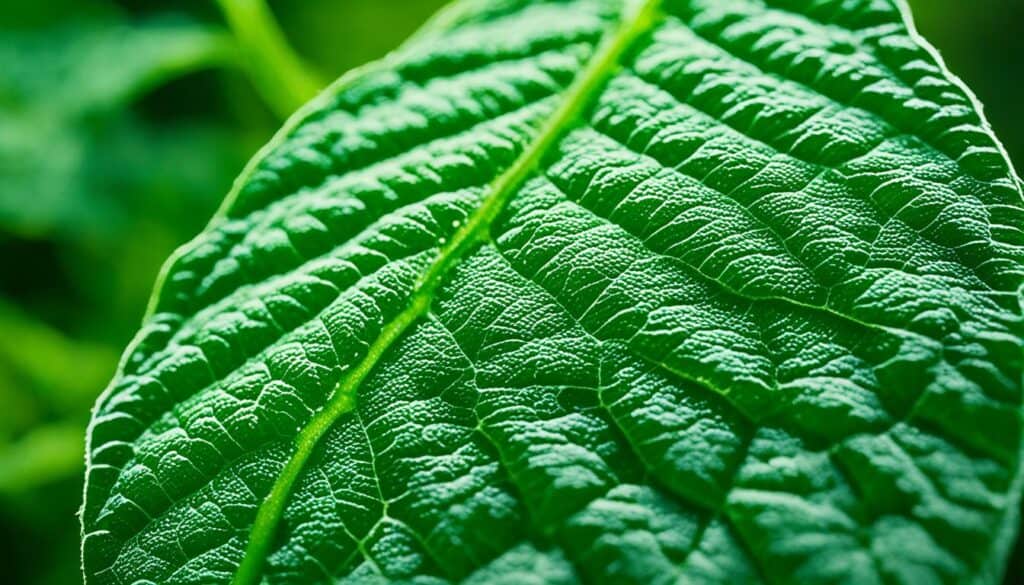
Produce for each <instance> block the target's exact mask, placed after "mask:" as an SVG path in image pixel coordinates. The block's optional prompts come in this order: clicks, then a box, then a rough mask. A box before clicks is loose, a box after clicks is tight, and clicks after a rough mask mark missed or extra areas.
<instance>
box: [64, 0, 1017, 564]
mask: <svg viewBox="0 0 1024 585" xmlns="http://www.w3.org/2000/svg"><path fill="white" fill-rule="evenodd" d="M905 18H906V14H905V13H904V11H903V8H902V5H901V4H899V3H897V2H894V1H889V0H665V1H664V2H663V3H659V2H656V1H648V2H646V3H644V4H642V5H641V4H638V3H627V4H626V5H625V6H623V5H621V4H620V3H619V2H617V1H614V0H609V1H602V0H567V1H550V2H542V1H534V2H525V1H521V0H508V1H502V2H488V3H480V2H475V3H474V2H468V3H463V4H460V5H456V7H455V8H454V9H452V10H451V11H449V12H446V13H445V15H444V17H442V18H440V19H438V20H437V21H436V22H435V23H434V24H432V25H430V26H429V27H428V28H427V29H426V31H425V32H424V33H422V34H420V35H419V36H418V37H416V39H415V40H414V41H413V42H412V43H411V44H409V45H407V47H406V48H405V49H403V50H401V51H399V52H398V53H396V54H395V55H393V56H391V57H389V58H388V59H387V60H385V61H384V62H382V63H380V64H378V65H375V66H371V67H370V68H367V69H364V70H362V71H359V72H356V73H354V74H352V75H350V76H348V77H346V78H343V79H342V80H341V81H340V82H339V83H338V84H336V85H335V86H334V87H333V88H332V89H331V90H329V91H328V92H327V93H326V94H325V95H323V96H322V97H321V98H319V99H318V100H316V101H315V102H314V103H313V104H312V105H311V106H310V107H309V108H307V109H306V110H305V112H304V113H303V114H301V115H300V116H299V117H298V118H296V119H295V120H293V122H292V123H290V124H289V126H288V127H287V128H286V129H285V130H284V131H282V133H281V134H280V135H279V137H278V138H277V139H275V141H274V142H273V143H272V144H271V145H270V146H269V147H268V148H267V149H266V150H265V151H264V152H263V153H262V154H261V155H260V156H259V157H257V159H256V160H255V161H254V162H253V163H252V164H251V165H250V167H249V168H248V169H247V171H246V172H245V173H244V174H243V175H242V177H241V178H240V179H239V181H238V183H237V184H236V188H235V190H234V192H233V193H232V195H231V196H230V197H229V199H228V202H227V203H226V204H225V206H224V208H223V211H222V213H221V214H219V215H218V216H217V217H216V218H215V220H214V221H213V223H212V224H211V226H210V227H209V229H208V230H207V231H205V232H204V233H203V234H202V235H200V236H199V237H198V238H197V239H196V240H195V241H194V242H192V243H191V244H190V245H188V246H186V247H185V248H184V249H183V250H182V251H181V252H180V253H179V254H178V255H176V256H175V257H174V258H173V259H172V261H171V262H170V263H169V264H168V267H167V269H166V271H165V275H164V278H163V279H162V283H161V285H160V287H159V291H158V293H157V295H156V297H155V300H154V304H153V307H152V311H151V314H150V316H149V317H148V319H147V321H146V324H145V326H144V328H143V331H142V332H141V333H140V335H139V337H138V338H137V340H136V341H135V342H134V343H133V344H132V346H131V348H130V349H129V351H128V352H127V354H126V356H125V358H124V361H123V364H122V367H121V371H120V373H119V374H118V376H117V377H116V379H115V380H114V382H113V383H112V385H111V387H110V388H109V389H108V391H107V392H106V393H105V394H104V395H103V396H102V397H101V399H100V400H99V403H98V405H97V407H96V411H95V413H94V418H93V422H92V425H91V429H90V436H89V447H88V472H87V487H86V493H85V504H84V507H83V512H82V520H83V525H84V542H83V557H84V558H83V562H84V568H85V573H86V576H87V579H88V582H89V583H215V582H228V581H231V580H234V581H235V582H236V583H275V584H276V583H346V584H347V583H378V582H388V581H413V582H417V583H446V582H465V583H496V582H507V583H545V584H555V583H559V584H561V583H578V582H602V583H604V582H607V583H638V584H640V583H644V584H646V583H666V582H679V583H761V582H770V583H774V582H780V583H837V582H850V583H942V582H970V581H975V582H996V581H998V579H999V578H1000V575H1001V572H1002V569H1003V566H1004V564H1005V556H1006V550H1007V548H1008V546H1009V543H1010V541H1011V540H1012V537H1013V535H1014V533H1015V531H1016V523H1017V518H1016V511H1015V510H1016V509H1017V504H1018V495H1019V491H1020V473H1019V469H1020V455H1021V371H1022V351H1021V345H1022V341H1021V333H1022V330H1021V304H1020V292H1019V291H1020V286H1021V284H1022V273H1024V266H1022V263H1021V260H1022V255H1024V234H1022V232H1021V229H1020V226H1022V225H1024V212H1022V197H1021V191H1020V185H1019V183H1018V182H1017V180H1016V179H1015V176H1014V173H1013V170H1012V168H1011V167H1010V164H1009V162H1008V161H1007V160H1006V157H1005V156H1004V154H1003V152H1002V149H1001V147H1000V146H999V145H998V143H997V142H996V140H995V139H994V137H993V136H992V134H991V132H990V130H989V128H988V126H987V124H986V122H985V121H984V120H983V119H982V118H981V115H980V113H979V108H978V106H977V105H976V104H975V103H974V101H973V98H972V97H971V96H970V94H969V93H967V91H966V90H965V89H964V88H963V87H962V86H961V85H960V84H959V82H957V81H956V80H954V79H953V78H952V77H951V76H950V74H949V73H948V72H947V71H946V70H945V69H944V67H943V66H942V64H941V63H940V62H939V61H938V58H937V57H936V56H935V54H934V53H933V52H932V51H931V50H930V49H929V48H928V47H927V46H926V45H925V44H924V42H923V41H922V40H921V39H920V38H918V37H917V36H916V34H915V33H914V32H913V31H912V30H911V29H909V25H908V24H906V22H905Z"/></svg>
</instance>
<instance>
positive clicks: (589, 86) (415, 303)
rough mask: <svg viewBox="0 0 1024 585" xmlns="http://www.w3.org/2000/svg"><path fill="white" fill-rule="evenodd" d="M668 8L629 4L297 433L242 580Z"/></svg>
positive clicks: (656, 3) (261, 515)
mask: <svg viewBox="0 0 1024 585" xmlns="http://www.w3.org/2000/svg"><path fill="white" fill-rule="evenodd" d="M660 5H661V1H660V0H644V1H643V2H642V3H640V4H638V3H635V2H632V3H629V9H628V10H627V11H626V12H625V13H624V15H623V17H622V18H621V19H620V20H619V23H618V24H617V26H615V27H614V28H613V29H612V30H611V31H609V32H608V33H606V34H605V37H604V39H603V40H602V41H601V43H600V45H598V47H597V49H596V50H595V52H594V54H593V56H592V57H591V58H590V60H589V61H588V63H587V65H586V66H585V67H584V68H583V69H582V70H581V71H580V73H579V74H578V75H577V76H576V79H575V80H574V81H573V83H572V85H570V86H569V87H568V88H567V89H566V90H565V92H564V93H563V94H562V99H561V102H560V105H559V106H558V107H557V108H556V109H555V110H554V112H552V114H551V115H550V116H549V117H548V119H547V120H546V121H545V123H544V124H543V125H542V126H541V127H540V128H539V129H538V131H537V135H536V136H535V137H534V139H533V140H532V141H531V142H530V144H528V145H527V147H526V148H525V149H524V150H523V152H522V153H521V154H520V156H519V158H518V159H516V161H515V162H514V163H513V164H512V166H510V167H509V168H508V170H506V171H505V172H504V173H502V174H501V175H500V176H499V177H498V178H497V179H496V180H495V181H494V183H492V184H491V187H490V188H489V189H488V194H487V196H486V197H485V198H484V200H483V203H482V204H481V205H480V207H479V208H477V209H476V211H474V212H473V214H472V215H470V217H469V219H468V220H467V221H466V223H465V224H464V225H463V226H462V227H461V228H459V229H458V230H457V231H456V232H455V233H454V234H453V235H452V238H451V240H450V241H449V242H448V243H447V244H446V245H445V246H444V247H442V248H441V250H440V252H439V254H438V256H437V258H436V259H435V260H434V262H433V263H432V264H431V265H430V267H429V268H428V269H427V270H426V271H425V272H424V274H423V276H422V277H421V278H420V279H419V281H418V282H417V284H416V287H415V288H414V291H413V293H412V295H411V296H410V298H409V301H408V304H407V305H406V307H405V309H403V310H402V312H401V313H399V314H398V315H397V316H396V317H395V318H394V319H393V320H392V321H391V322H389V323H388V324H387V325H385V326H384V328H383V329H382V330H381V333H380V336H379V337H377V339H376V340H375V341H374V342H373V344H372V345H370V348H369V350H368V351H367V353H366V356H365V357H364V358H363V359H362V361H360V362H359V363H358V364H357V365H356V366H355V367H354V368H353V369H352V370H350V371H349V372H348V373H347V374H346V375H345V376H344V377H343V378H342V379H341V380H340V381H339V383H338V387H337V389H336V390H335V392H334V395H333V396H332V398H331V399H330V401H329V402H328V403H327V404H326V406H325V407H324V408H323V409H322V410H320V411H319V412H318V413H317V414H316V415H315V416H313V418H312V419H311V420H310V421H309V423H308V424H307V425H306V426H305V427H304V428H303V429H302V430H301V431H300V432H299V433H298V435H296V437H295V450H294V452H293V453H292V456H291V459H289V460H288V462H287V463H286V464H285V466H284V468H283V469H282V470H281V474H280V475H279V476H278V478H277V481H276V482H275V483H274V485H273V487H272V488H271V490H270V493H269V494H268V495H267V497H266V498H265V499H264V500H263V502H262V504H261V505H260V508H259V510H258V511H257V513H256V519H255V521H254V522H253V525H252V530H251V532H250V535H249V542H248V544H247V546H246V550H245V555H244V557H243V558H242V562H241V564H240V565H239V567H238V571H237V572H236V573H235V578H234V580H233V583H234V584H235V585H251V584H255V583H258V582H259V580H260V577H261V574H262V571H263V565H264V562H265V560H266V557H267V555H268V553H269V552H270V545H271V543H272V542H273V539H274V535H275V533H276V532H277V527H278V524H279V523H280V520H281V516H282V515H283V513H284V509H285V506H286V504H287V502H288V497H289V495H290V494H291V491H292V488H293V486H294V484H295V482H296V480H297V479H298V477H299V475H300V474H301V472H302V470H303V468H304V467H305V465H306V462H307V461H308V460H309V458H310V456H311V455H312V453H313V451H314V449H315V448H316V446H317V444H318V443H319V442H320V439H321V438H322V437H323V436H324V434H325V433H326V432H327V430H328V429H330V428H331V426H332V425H333V424H334V422H335V421H336V420H338V418H339V417H340V416H341V415H343V414H344V413H346V412H348V411H349V410H351V409H352V408H353V407H354V406H355V401H356V391H357V389H358V388H359V386H360V384H362V382H363V380H365V379H366V377H367V376H368V375H369V374H370V372H371V371H372V370H373V368H374V366H375V365H376V364H377V363H378V362H379V361H380V359H381V358H382V357H383V356H384V354H385V353H386V352H387V351H388V349H389V348H390V347H391V346H392V345H393V344H394V343H395V342H397V341H398V340H399V339H400V338H401V336H402V335H403V334H404V333H405V331H406V330H407V329H408V328H409V327H410V326H411V325H412V324H413V323H415V322H416V321H417V320H418V319H419V318H420V317H422V316H423V315H424V314H426V312H427V310H428V308H429V307H430V304H431V302H432V301H433V298H434V294H435V292H436V291H437V289H438V287H439V286H441V283H442V282H443V280H444V276H445V275H446V274H447V273H448V272H449V271H450V270H451V269H452V267H454V266H455V265H456V264H458V262H459V261H460V260H461V259H462V258H463V257H465V256H466V254H467V253H468V252H469V251H470V250H472V249H473V248H475V247H476V246H477V245H478V244H479V243H480V242H482V241H486V240H487V238H488V237H489V232H490V226H491V224H492V222H493V221H494V219H495V218H496V217H497V216H498V214H500V213H501V211H502V210H503V209H504V208H505V205H506V203H507V202H508V200H509V198H510V197H511V196H512V195H513V194H514V193H515V191H516V189H517V188H518V187H519V186H520V184H522V182H523V181H524V180H525V179H526V177H527V176H528V175H529V174H530V173H531V172H532V171H533V170H534V168H535V167H536V166H537V164H538V163H539V162H540V161H541V159H542V158H543V156H544V155H545V154H546V153H547V152H548V150H549V149H550V148H551V147H552V146H553V145H554V144H555V143H556V142H557V141H558V140H559V139H560V138H561V136H562V134H563V133H564V132H565V131H566V129H567V128H568V127H569V126H570V125H571V124H572V123H573V122H574V121H575V120H576V119H577V118H579V116H580V115H581V114H582V112H583V110H584V108H586V107H587V105H588V104H589V103H590V101H591V99H592V98H593V97H594V94H595V93H596V92H597V91H599V90H600V89H601V88H602V87H603V86H604V84H605V83H606V82H607V80H608V78H609V77H610V76H611V75H612V74H613V73H614V72H615V70H616V69H617V68H618V66H619V63H620V61H621V59H622V57H623V55H624V54H625V53H626V51H628V50H629V48H630V47H631V46H632V45H633V43H634V42H635V41H636V40H637V39H638V38H639V37H641V36H642V35H644V34H645V33H646V32H647V31H649V30H650V29H651V27H653V26H654V23H655V22H656V21H657V19H658V18H659V16H660Z"/></svg>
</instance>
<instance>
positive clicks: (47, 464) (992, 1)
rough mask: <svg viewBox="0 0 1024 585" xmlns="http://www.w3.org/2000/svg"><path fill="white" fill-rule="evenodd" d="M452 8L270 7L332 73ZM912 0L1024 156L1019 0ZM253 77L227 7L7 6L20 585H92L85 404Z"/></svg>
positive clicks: (9, 431)
mask: <svg viewBox="0 0 1024 585" xmlns="http://www.w3.org/2000/svg"><path fill="white" fill-rule="evenodd" d="M443 3H444V0H289V1H287V2H285V1H279V2H271V7H272V9H273V13H274V15H275V16H276V17H277V19H278V21H279V22H280V25H281V27H282V29H283V30H284V33H285V34H286V35H287V37H288V38H289V40H290V41H291V42H292V44H293V46H294V47H295V49H296V51H297V52H298V53H299V54H300V55H301V56H302V58H303V59H305V60H306V61H307V63H308V64H309V65H310V67H311V68H312V69H313V70H315V71H316V72H317V74H318V76H319V78H322V79H333V78H335V77H337V76H338V75H340V74H341V73H342V72H344V71H346V70H347V69H349V68H351V67H354V66H356V65H359V64H360V63H363V62H366V61H369V60H372V59H374V58H376V57H379V56H381V55H383V54H384V53H386V52H387V51H388V50H389V49H391V48H393V47H395V46H396V45H397V44H398V43H399V42H401V40H402V39H403V38H405V37H406V36H408V35H409V34H410V33H411V32H412V31H413V30H414V29H415V28H416V27H417V26H418V25H419V24H420V23H422V22H423V21H424V20H425V19H426V18H427V17H428V16H429V15H430V14H431V13H433V12H434V10H436V9H437V8H438V7H439V6H441V5H442V4H443ZM910 3H911V5H912V6H913V8H914V9H915V12H916V17H917V22H918V26H919V28H920V30H921V31H922V33H923V34H924V35H925V36H926V37H927V38H929V39H930V40H931V41H932V43H933V44H935V45H936V46H937V47H938V48H939V49H940V50H941V51H942V53H943V55H944V57H945V58H946V60H947V62H948V63H949V65H950V68H951V69H952V70H953V71H954V72H955V73H957V74H958V75H960V76H961V77H962V78H963V79H964V80H965V81H966V82H967V83H968V85H970V86H971V87H972V88H973V89H974V91H975V92H976V93H977V94H978V96H979V98H980V99H981V101H982V102H983V103H984V104H985V105H986V112H987V114H988V117H989V119H990V121H991V122H992V125H993V126H994V127H995V129H996V131H997V133H998V134H999V136H1000V137H1001V138H1002V140H1003V142H1004V144H1005V145H1006V147H1007V149H1008V150H1009V152H1010V156H1011V158H1012V159H1013V160H1015V161H1017V163H1018V164H1019V165H1024V116H1022V115H1020V113H1019V106H1020V105H1021V104H1024V2H1022V1H1021V0H973V1H971V2H966V1H964V0H911V2H910ZM243 40H244V39H243ZM246 71H247V70H246V67H245V60H244V58H243V57H242V51H240V50H239V44H238V42H236V39H235V38H234V37H233V36H232V35H231V33H229V32H228V30H227V27H226V24H225V18H224V15H223V14H222V13H221V11H220V10H219V9H218V5H217V4H216V3H215V2H214V1H213V0H178V1H173V2H172V1H170V0H167V1H157V0H150V1H142V0H125V1H120V2H113V1H95V0H92V1H86V0H49V1H47V2H34V3H23V2H13V1H11V2H0V263H2V266H0V542H4V543H7V546H6V547H5V548H6V550H5V554H6V555H7V559H8V562H7V563H6V565H7V567H5V575H6V579H5V581H6V582H10V583H16V584H44V583H45V584H65V583H78V582H80V581H81V579H80V577H79V574H78V521H77V519H76V518H75V511H76V509H77V507H78V504H79V499H80V490H81V485H80V482H81V478H80V475H81V470H82V469H81V468H82V452H83V444H82V436H83V433H84V427H85V423H86V421H87V418H88V411H89V408H90V406H91V404H92V402H93V400H94V398H95V397H96V395H97V394H98V393H99V392H100V390H101V389H102V388H103V387H104V386H105V384H106V382H107V380H108V379H109V377H110V376H111V374H112V373H113V370H114V368H115V364H116V361H117V358H118V353H119V352H120V350H121V348H123V347H124V346H125V345H126V344H127V343H128V341H129V340H130V339H131V336H132V335H133V333H134V332H135V330H136V329H137V327H138V323H139V319H140V317H141V315H142V312H143V310H144V307H145V304H146V300H147V298H148V295H149V291H150V288H151V287H152V284H153V281H154V279H155V277H156V273H157V271H158V269H159V267H160V265H161V263H162V262H163V260H164V259H165V258H166V257H167V256H168V255H169V254H170V252H171V251H172V250H173V249H174V248H175V247H176V246H177V245H179V244H181V243H183V242H184V241H186V240H187V239H189V238H190V237H192V236H193V235H194V234H195V233H196V232H198V231H199V230H200V229H201V228H202V226H203V225H204V224H205V223H206V221H207V219H208V218H209V216H210V215H211V214H212V213H213V210H214V209H215V208H216V207H217V205H218V204H219V202H220V200H221V198H222V197H223V195H224V194H225V193H226V192H227V191H228V188H229V186H230V184H231V181H232V179H233V178H234V176H235V175H236V174H237V173H238V172H239V171H240V169H241V168H242V166H243V165H244V164H245V161H246V160H247V159H248V157H249V156H251V155H252V154H253V153H254V152H255V151H256V149H258V148H259V147H260V146H261V145H262V144H263V143H264V142H265V141H266V140H267V139H268V138H269V137H270V135H271V134H272V133H273V132H274V131H275V130H276V129H277V127H278V126H279V125H280V123H281V119H280V118H281V114H282V113H283V112H284V111H287V106H282V104H281V100H275V96H272V95H268V92H266V91H264V92H262V93H261V92H260V91H258V88H259V87H260V84H261V80H260V79H259V78H258V76H250V75H247V74H246ZM264 89H265V86H264ZM275 112H276V113H275ZM1022 556H1024V555H1022V554H1020V547H1019V546H1018V553H1017V554H1016V555H1015V560H1014V565H1013V566H1012V567H1011V569H1010V574H1009V575H1008V577H1007V583H1008V584H1009V583H1018V582H1024V567H1022V566H1021V557H1022ZM1018 579H1019V581H1018Z"/></svg>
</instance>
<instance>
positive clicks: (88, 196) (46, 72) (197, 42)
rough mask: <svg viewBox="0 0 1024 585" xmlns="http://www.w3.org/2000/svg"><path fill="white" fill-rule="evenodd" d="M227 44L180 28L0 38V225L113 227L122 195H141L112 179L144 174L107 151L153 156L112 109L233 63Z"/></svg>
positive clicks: (162, 24)
mask: <svg viewBox="0 0 1024 585" xmlns="http://www.w3.org/2000/svg"><path fill="white" fill-rule="evenodd" d="M233 46H234V45H233V43H232V41H231V40H230V37H228V35H227V34H226V33H224V32H223V31H221V30H219V29H216V28H213V27H210V26H207V25H202V24H198V23H195V22H191V21H186V20H169V19H161V20H155V21H151V22H146V23H143V24H138V25H129V24H127V23H123V22H118V21H115V20H102V21H101V20H92V21H87V22H73V23H67V24H61V25H58V26H54V27H49V28H44V29H39V30H33V31H3V32H0V71H4V72H5V74H4V75H3V76H2V77H0V178H2V182H0V227H2V228H3V229H5V230H7V231H10V232H14V233H18V234H20V235H23V236H29V237H41V236H44V235H47V234H53V233H56V234H60V235H70V236H80V235H82V234H83V233H84V234H93V233H95V232H96V231H97V229H101V228H104V227H105V228H107V229H112V227H113V225H114V224H116V223H117V222H118V220H119V219H123V218H118V217H117V214H118V212H119V211H123V201H124V200H125V195H126V194H129V195H131V196H141V193H142V191H141V190H140V189H139V187H140V186H142V185H139V184H135V183H132V182H124V181H121V179H122V178H123V176H124V175H126V174H129V175H130V174H135V175H136V176H144V177H145V176H148V174H149V173H148V170H149V169H146V168H142V167H129V166H127V165H125V164H124V163H125V161H124V160H122V159H119V158H117V157H116V156H114V155H115V154H117V153H116V152H111V145H113V146H115V147H117V146H119V145H121V144H124V142H125V141H126V139H127V140H128V141H134V142H135V145H134V147H137V149H138V150H147V151H153V150H154V149H152V148H151V147H150V146H149V140H148V136H146V129H144V128H140V127H138V123H137V121H136V120H135V119H134V118H133V117H131V116H128V115H126V114H125V113H123V112H120V111H119V110H120V109H121V108H123V107H124V106H125V105H126V104H127V103H128V102H129V101H131V100H132V99H134V98H136V97H137V96H139V95H140V94H142V93H144V92H145V91H147V90H149V89H151V88H153V87H155V86H157V85H159V84H161V83H164V82H166V81H168V80H171V79H173V78H175V77H178V76H181V75H183V74H186V73H189V72H192V71H195V70H198V69H202V68H206V67H211V66H216V65H225V64H231V63H233V62H234V61H235V52H234V49H233ZM204 154H207V155H208V154H209V153H204ZM111 169H113V170H114V171H115V172H114V173H109V172H105V171H110V170H111ZM119 197H120V201H119V200H118V198H119Z"/></svg>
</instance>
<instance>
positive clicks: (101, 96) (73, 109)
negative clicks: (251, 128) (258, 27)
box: [0, 18, 236, 117]
mask: <svg viewBox="0 0 1024 585" xmlns="http://www.w3.org/2000/svg"><path fill="white" fill-rule="evenodd" d="M0 39H2V43H0V70H2V71H4V72H5V75H3V76H2V77H0V106H2V107H4V108H19V107H20V108H26V109H33V110H49V113H51V114H55V115H58V116H62V117H70V116H74V115H80V114H83V113H89V112H95V111H96V110H99V109H105V108H110V107H117V106H120V105H122V104H124V103H125V101H127V100H129V99H131V98H133V97H135V96H136V95H138V94H139V93H141V92H143V91H146V90H147V89H149V88H151V87H153V86H155V85H158V84H160V83H162V82H165V81H167V80H169V79H172V78H174V77H177V76H179V75H182V74H185V73H189V72H191V71H195V70H197V69H201V68H206V67H211V66H215V65H224V64H230V63H232V62H234V61H235V58H236V57H235V50H234V44H233V42H232V41H231V39H230V37H229V36H228V35H227V34H226V33H225V32H224V31H222V30H220V29H218V28H215V27H211V26H209V25H204V24H200V23H196V22H193V21H189V20H184V19H169V18H163V19H156V20H153V21H149V22H144V23H141V24H131V23H127V22H119V21H117V20H93V21H85V22H72V23H64V24H60V25H56V26H53V27H47V28H43V29H39V30H30V31H5V32H2V33H0Z"/></svg>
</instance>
